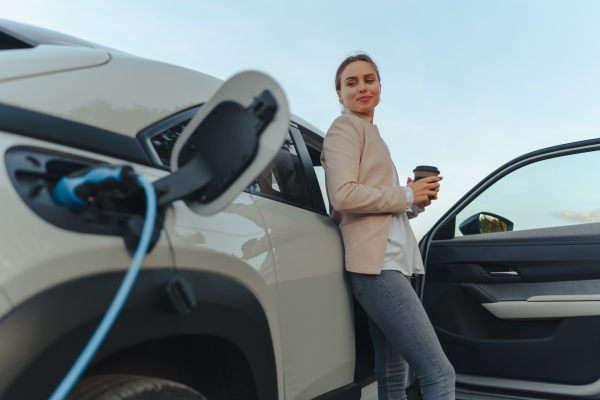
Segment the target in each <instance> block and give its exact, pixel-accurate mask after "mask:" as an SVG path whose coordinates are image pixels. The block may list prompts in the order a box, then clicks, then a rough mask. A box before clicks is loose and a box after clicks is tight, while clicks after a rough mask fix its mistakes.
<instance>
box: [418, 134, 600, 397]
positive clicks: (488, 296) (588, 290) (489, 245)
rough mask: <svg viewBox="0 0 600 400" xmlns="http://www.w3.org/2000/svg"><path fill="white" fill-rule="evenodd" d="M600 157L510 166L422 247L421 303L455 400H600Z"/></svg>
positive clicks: (556, 157) (575, 149) (595, 153)
mask: <svg viewBox="0 0 600 400" xmlns="http://www.w3.org/2000/svg"><path fill="white" fill-rule="evenodd" d="M599 150H600V140H598V139H596V140H590V141H584V142H577V143H572V144H567V145H562V146H556V147H552V148H548V149H544V150H540V151H536V152H533V153H530V154H527V155H525V156H522V157H520V158H517V159H516V160H513V161H512V162H510V163H508V164H506V165H504V166H503V167H501V168H499V169H498V170H496V171H495V172H494V173H492V174H491V175H490V176H488V177H487V178H486V179H485V180H484V181H482V182H481V183H480V184H479V185H478V186H476V187H475V188H474V189H473V190H471V191H470V192H469V193H468V194H467V195H465V196H464V197H463V198H462V199H461V200H460V201H459V202H458V203H457V204H456V205H455V206H453V207H452V208H451V210H450V211H449V212H448V213H447V214H446V215H445V216H444V217H443V218H442V219H441V220H440V221H438V223H437V224H436V225H435V226H434V228H433V229H432V230H431V231H430V232H429V233H428V234H427V235H426V237H425V238H424V240H423V241H422V242H421V251H422V253H423V254H424V258H425V260H426V275H425V278H424V280H423V281H422V282H421V289H422V290H421V296H422V300H423V304H424V307H425V309H426V311H427V314H428V315H429V318H430V320H431V322H432V324H433V326H434V328H435V331H436V333H437V335H438V338H439V339H440V342H441V344H442V347H443V349H444V351H445V353H446V355H447V356H448V358H449V360H450V362H451V363H452V365H453V366H454V368H455V369H456V372H457V397H458V398H460V396H467V397H464V398H472V397H468V396H474V395H476V394H479V395H487V394H491V393H494V395H498V396H503V395H504V396H523V397H518V398H552V399H555V398H556V399H558V398H561V399H562V398H574V397H596V396H598V395H600V187H599V186H598V185H597V178H596V177H595V174H596V171H598V170H599V169H600V153H599ZM473 398H474V397H473ZM477 398H480V397H477ZM481 398H484V397H481ZM494 398H496V397H494ZM502 398H505V397H502ZM510 398H515V397H510Z"/></svg>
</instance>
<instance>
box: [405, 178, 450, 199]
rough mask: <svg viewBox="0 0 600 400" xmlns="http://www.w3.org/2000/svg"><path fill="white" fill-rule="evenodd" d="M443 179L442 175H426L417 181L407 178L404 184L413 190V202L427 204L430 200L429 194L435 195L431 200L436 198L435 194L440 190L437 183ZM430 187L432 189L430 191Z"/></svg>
mask: <svg viewBox="0 0 600 400" xmlns="http://www.w3.org/2000/svg"><path fill="white" fill-rule="evenodd" d="M442 179H444V178H443V177H441V176H440V177H437V176H428V177H426V178H422V179H419V180H418V181H413V180H412V179H410V178H408V183H407V185H406V186H408V187H409V188H411V190H412V192H413V197H414V200H413V204H417V205H418V204H427V205H429V204H430V203H431V202H430V201H429V196H435V197H434V198H433V200H437V194H438V192H439V191H440V184H439V183H438V182H439V181H441V180H442ZM431 189H434V191H433V192H432V191H431Z"/></svg>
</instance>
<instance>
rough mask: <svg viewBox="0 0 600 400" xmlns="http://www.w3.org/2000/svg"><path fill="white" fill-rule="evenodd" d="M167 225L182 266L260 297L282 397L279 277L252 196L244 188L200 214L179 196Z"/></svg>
mask: <svg viewBox="0 0 600 400" xmlns="http://www.w3.org/2000/svg"><path fill="white" fill-rule="evenodd" d="M165 227H166V229H167V231H168V232H169V236H170V238H171V242H172V245H173V249H174V251H175V257H176V263H177V269H178V270H188V271H202V272H210V273H213V274H216V275H221V276H226V277H228V278H230V279H232V280H234V281H236V282H239V283H241V284H242V285H244V286H245V287H247V288H248V289H249V290H250V291H251V292H252V293H253V294H254V296H256V298H257V299H258V300H259V302H260V303H261V305H262V307H263V309H264V311H265V314H266V315H267V319H268V321H269V327H270V329H271V337H272V339H273V349H274V352H275V359H276V363H277V376H278V388H279V397H280V398H284V397H283V396H284V392H283V390H284V387H285V386H284V382H283V376H284V375H283V356H282V347H281V335H280V330H279V327H280V323H279V317H278V316H279V306H278V303H279V300H278V293H277V277H276V275H275V274H276V272H275V266H274V263H273V256H272V251H271V248H270V244H269V236H268V233H267V229H266V226H265V224H264V221H263V219H262V217H261V216H260V213H259V211H258V209H257V207H256V205H255V204H254V201H253V199H252V196H251V195H250V194H248V193H241V194H240V195H239V196H238V197H237V198H236V199H234V200H233V202H232V203H231V204H230V205H229V206H227V207H226V208H225V209H223V211H221V212H219V213H218V214H215V215H211V216H201V215H198V214H196V213H195V212H194V211H192V210H191V209H190V208H189V207H188V206H187V205H186V204H185V203H184V202H182V201H178V202H175V203H173V206H172V207H170V208H169V209H168V211H167V218H166V222H165ZM223 295H224V296H227V294H226V293H224V294H223Z"/></svg>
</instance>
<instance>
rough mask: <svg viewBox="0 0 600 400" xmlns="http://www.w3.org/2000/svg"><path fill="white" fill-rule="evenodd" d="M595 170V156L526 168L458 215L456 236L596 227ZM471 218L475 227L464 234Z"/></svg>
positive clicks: (598, 190)
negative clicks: (577, 225) (576, 225)
mask: <svg viewBox="0 0 600 400" xmlns="http://www.w3.org/2000/svg"><path fill="white" fill-rule="evenodd" d="M599 169H600V154H598V152H586V153H578V154H571V155H566V156H562V157H555V158H550V159H546V160H542V161H538V162H535V163H533V164H528V165H526V166H524V167H522V168H520V169H518V170H516V171H513V172H511V173H510V174H508V175H506V176H504V177H503V178H501V179H500V180H499V181H498V182H496V183H494V184H493V185H492V186H490V187H489V188H487V189H486V190H485V191H484V192H483V193H482V194H480V195H479V196H478V197H477V198H475V199H474V200H473V201H472V202H471V203H470V204H469V205H468V206H467V207H465V208H464V209H463V210H462V211H460V213H458V215H457V216H456V231H455V235H456V236H457V237H458V236H463V235H464V234H465V233H466V234H475V233H488V232H503V231H510V230H514V231H518V230H526V229H536V228H550V227H558V226H565V225H575V224H585V223H592V222H600V202H599V200H598V199H599V198H600V186H599V185H598V184H597V178H596V177H595V172H596V171H598V170H599ZM475 219H477V220H479V228H478V229H472V230H471V231H469V230H468V229H465V224H469V220H471V222H473V221H474V220H475ZM461 225H462V229H461ZM511 225H512V226H511Z"/></svg>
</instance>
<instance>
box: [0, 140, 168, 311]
mask: <svg viewBox="0 0 600 400" xmlns="http://www.w3.org/2000/svg"><path fill="white" fill-rule="evenodd" d="M14 146H31V147H35V148H41V149H49V150H54V151H59V152H64V153H67V154H74V155H78V156H82V157H87V158H90V159H94V160H98V161H103V162H109V163H118V164H125V163H124V162H123V161H122V160H115V159H111V158H109V157H102V156H98V155H97V154H93V153H89V152H85V151H81V150H75V149H72V148H68V147H65V146H60V145H55V144H51V143H47V142H44V141H40V140H36V139H31V138H26V137H23V136H19V135H13V134H8V133H1V132H0V154H4V153H5V152H6V150H7V149H8V148H10V147H14ZM2 164H4V162H3V163H2ZM0 168H1V169H0V203H1V204H11V205H12V206H11V207H2V208H1V209H0V219H1V220H2V226H3V229H2V232H0V243H2V247H1V250H0V254H1V255H0V260H1V261H0V262H1V264H0V265H1V268H0V286H1V287H3V288H4V291H5V293H6V294H7V296H8V297H9V298H10V301H11V302H12V303H13V304H14V305H15V306H16V305H18V304H20V303H21V302H23V301H25V300H26V299H28V298H29V297H31V296H33V295H35V294H36V293H39V292H40V291H43V290H45V289H48V288H49V287H52V286H54V285H56V284H59V283H61V282H65V281H67V280H71V279H76V278H78V277H83V276H86V275H90V274H95V273H100V272H105V271H120V270H125V269H126V268H127V267H128V266H129V264H130V263H131V257H130V255H129V254H128V253H127V251H126V249H125V247H124V245H123V240H122V239H121V238H119V237H111V236H104V235H90V234H81V233H75V232H70V231H67V230H64V229H61V228H58V227H56V226H54V225H51V224H49V223H48V222H46V221H45V220H43V219H42V218H40V217H39V216H38V215H37V214H35V213H34V212H33V211H32V210H30V209H29V208H28V206H27V205H26V204H25V203H24V202H23V200H22V199H21V198H20V196H19V195H18V193H17V192H16V190H15V188H14V187H13V185H12V182H11V181H10V178H9V176H8V174H7V173H6V169H5V167H4V165H2V166H1V167H0ZM134 168H135V169H136V172H138V173H141V174H142V175H144V176H145V177H147V178H148V179H150V180H152V181H153V180H155V179H157V178H159V177H161V176H164V175H166V174H167V173H166V172H165V171H161V170H157V169H155V168H149V167H144V166H136V165H134ZM169 259H170V251H169V247H168V243H167V241H166V239H165V238H161V240H160V241H159V243H158V244H157V246H156V248H155V249H154V250H153V251H152V252H151V253H150V254H149V255H148V257H147V258H146V260H145V263H144V268H156V267H160V268H164V267H165V265H169V263H170V261H169Z"/></svg>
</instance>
